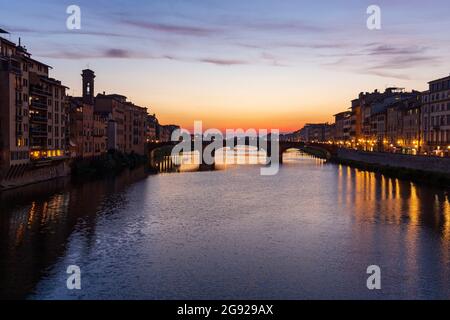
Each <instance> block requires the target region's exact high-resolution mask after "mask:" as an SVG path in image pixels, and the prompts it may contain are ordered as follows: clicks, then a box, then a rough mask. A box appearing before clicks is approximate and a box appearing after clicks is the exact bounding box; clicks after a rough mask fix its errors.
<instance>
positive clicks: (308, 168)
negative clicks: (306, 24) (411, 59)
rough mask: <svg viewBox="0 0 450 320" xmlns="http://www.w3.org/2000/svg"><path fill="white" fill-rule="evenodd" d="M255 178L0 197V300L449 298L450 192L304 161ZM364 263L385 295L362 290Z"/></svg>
mask: <svg viewBox="0 0 450 320" xmlns="http://www.w3.org/2000/svg"><path fill="white" fill-rule="evenodd" d="M259 169H260V167H259V166H257V165H241V166H233V165H226V166H223V167H221V168H220V170H216V171H207V172H183V173H164V174H158V175H147V174H146V173H145V170H143V169H142V170H134V171H132V172H126V173H124V174H122V175H121V176H118V177H116V178H111V179H106V180H97V181H90V182H84V183H74V182H70V181H68V180H58V181H52V182H47V183H44V184H39V185H34V186H30V187H26V188H23V189H20V190H14V191H10V192H7V193H4V194H2V195H1V196H0V298H28V299H315V298H318V299H344V298H356V299H394V298H400V299H408V298H413V299H449V298H450V200H449V193H448V190H444V189H438V188H436V189H435V188H431V187H429V186H422V185H416V184H413V183H410V182H407V181H400V180H397V179H391V178H388V177H385V176H383V175H379V174H375V173H370V172H364V171H359V170H356V169H352V168H349V167H346V166H339V165H334V164H327V163H324V162H323V161H322V160H318V159H314V158H311V157H308V156H305V155H300V154H297V155H294V156H292V157H286V160H285V162H284V164H283V165H282V167H281V169H280V172H279V174H278V175H276V176H261V175H260V171H259ZM70 265H76V266H79V267H80V270H81V290H68V289H67V286H66V280H67V278H68V277H69V275H68V274H67V272H66V271H67V268H68V266H70ZM370 265H377V266H379V267H380V268H381V285H382V288H381V290H368V289H367V287H366V280H367V278H368V277H369V275H368V274H367V273H366V271H367V267H368V266H370Z"/></svg>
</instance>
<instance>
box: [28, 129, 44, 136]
mask: <svg viewBox="0 0 450 320" xmlns="http://www.w3.org/2000/svg"><path fill="white" fill-rule="evenodd" d="M30 134H31V135H32V136H34V137H47V130H43V129H36V128H31V129H30Z"/></svg>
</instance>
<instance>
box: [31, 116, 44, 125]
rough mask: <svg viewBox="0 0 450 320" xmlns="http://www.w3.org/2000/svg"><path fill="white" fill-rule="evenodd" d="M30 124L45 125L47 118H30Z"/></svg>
mask: <svg viewBox="0 0 450 320" xmlns="http://www.w3.org/2000/svg"><path fill="white" fill-rule="evenodd" d="M30 122H40V123H47V122H48V120H47V117H43V116H31V117H30Z"/></svg>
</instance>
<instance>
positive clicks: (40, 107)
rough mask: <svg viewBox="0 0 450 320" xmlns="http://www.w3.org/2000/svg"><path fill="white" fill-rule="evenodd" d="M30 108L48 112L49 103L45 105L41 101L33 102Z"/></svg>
mask: <svg viewBox="0 0 450 320" xmlns="http://www.w3.org/2000/svg"><path fill="white" fill-rule="evenodd" d="M30 107H32V108H37V109H43V110H47V103H43V102H39V101H36V100H33V101H32V102H31V106H30Z"/></svg>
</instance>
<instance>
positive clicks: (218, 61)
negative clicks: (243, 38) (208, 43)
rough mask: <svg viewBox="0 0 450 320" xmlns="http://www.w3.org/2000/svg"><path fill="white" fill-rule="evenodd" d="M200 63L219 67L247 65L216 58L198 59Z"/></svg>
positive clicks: (243, 62)
mask: <svg viewBox="0 0 450 320" xmlns="http://www.w3.org/2000/svg"><path fill="white" fill-rule="evenodd" d="M198 61H200V62H204V63H210V64H215V65H219V66H233V65H242V64H249V63H248V62H247V61H243V60H228V59H218V58H202V59H198Z"/></svg>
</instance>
